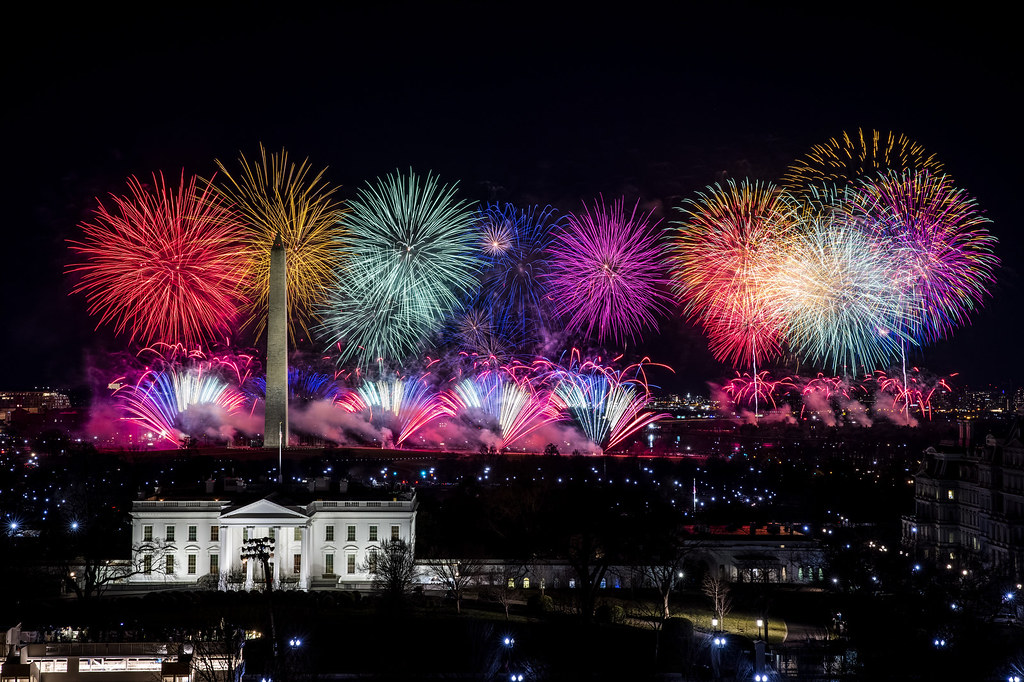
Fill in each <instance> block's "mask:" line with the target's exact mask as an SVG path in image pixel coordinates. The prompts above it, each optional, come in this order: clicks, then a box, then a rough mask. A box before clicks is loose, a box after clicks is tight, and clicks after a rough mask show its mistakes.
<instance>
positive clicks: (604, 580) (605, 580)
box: [601, 578, 608, 590]
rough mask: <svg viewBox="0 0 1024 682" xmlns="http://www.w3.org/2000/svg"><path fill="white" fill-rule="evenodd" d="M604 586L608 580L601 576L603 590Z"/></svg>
mask: <svg viewBox="0 0 1024 682" xmlns="http://www.w3.org/2000/svg"><path fill="white" fill-rule="evenodd" d="M606 587H608V580H607V579H606V578H601V589H602V590H603V589H604V588H606Z"/></svg>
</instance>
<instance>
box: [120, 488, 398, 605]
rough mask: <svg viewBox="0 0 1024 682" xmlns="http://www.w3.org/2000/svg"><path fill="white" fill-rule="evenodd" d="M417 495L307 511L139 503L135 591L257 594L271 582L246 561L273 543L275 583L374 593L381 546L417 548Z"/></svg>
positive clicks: (314, 504) (264, 501)
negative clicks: (256, 547)
mask: <svg viewBox="0 0 1024 682" xmlns="http://www.w3.org/2000/svg"><path fill="white" fill-rule="evenodd" d="M416 508H417V501H416V496H415V493H411V492H410V493H401V494H397V495H387V496H383V497H381V498H380V499H344V498H343V499H315V500H313V501H311V502H309V503H307V504H304V505H293V504H288V503H286V502H283V501H277V500H275V499H274V498H273V496H268V497H264V498H261V499H257V500H255V501H253V502H249V503H247V504H233V503H232V502H231V501H230V500H211V499H192V500H190V499H158V498H150V499H147V500H138V501H136V502H135V503H134V505H133V507H132V548H133V553H134V556H133V564H134V565H135V567H136V572H135V574H134V575H133V576H131V578H129V583H130V584H131V585H132V586H133V587H145V586H150V587H153V588H154V589H155V588H158V587H187V586H190V585H194V586H197V587H217V588H219V589H222V590H240V589H245V590H249V589H253V588H255V587H259V586H262V585H263V584H265V582H266V576H264V569H263V566H262V562H261V561H259V560H254V559H246V558H243V549H244V548H246V547H247V546H248V547H250V548H251V545H252V543H251V542H250V541H252V540H255V539H258V538H269V539H271V540H273V551H272V553H271V556H270V558H269V565H270V571H271V575H272V577H273V585H274V587H275V588H280V589H299V590H309V589H315V588H328V587H342V588H351V589H358V588H361V587H368V586H369V584H370V582H371V580H372V575H371V573H370V571H369V569H370V567H371V565H372V563H373V561H374V552H375V548H376V547H378V546H379V545H380V543H381V542H384V541H388V540H392V539H395V540H398V539H401V540H404V541H405V542H408V543H409V544H410V545H411V546H413V547H415V542H416Z"/></svg>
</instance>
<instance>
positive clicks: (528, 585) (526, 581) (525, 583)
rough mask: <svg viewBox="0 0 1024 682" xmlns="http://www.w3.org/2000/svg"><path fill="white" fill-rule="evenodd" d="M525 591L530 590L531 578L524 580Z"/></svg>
mask: <svg viewBox="0 0 1024 682" xmlns="http://www.w3.org/2000/svg"><path fill="white" fill-rule="evenodd" d="M523 589H524V590H528V589H530V579H529V578H523Z"/></svg>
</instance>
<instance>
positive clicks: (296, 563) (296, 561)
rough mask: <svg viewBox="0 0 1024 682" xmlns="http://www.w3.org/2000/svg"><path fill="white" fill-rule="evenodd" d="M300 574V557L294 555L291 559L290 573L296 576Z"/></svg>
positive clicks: (299, 555)
mask: <svg viewBox="0 0 1024 682" xmlns="http://www.w3.org/2000/svg"><path fill="white" fill-rule="evenodd" d="M301 572H302V555H301V554H296V555H295V556H293V557H292V573H294V574H295V575H298V574H299V573H301Z"/></svg>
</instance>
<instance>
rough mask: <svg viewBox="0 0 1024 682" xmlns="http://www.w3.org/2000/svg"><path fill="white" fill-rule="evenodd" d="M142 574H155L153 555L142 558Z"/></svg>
mask: <svg viewBox="0 0 1024 682" xmlns="http://www.w3.org/2000/svg"><path fill="white" fill-rule="evenodd" d="M142 572H143V573H145V574H146V575H149V574H150V573H152V572H153V556H152V555H151V554H147V555H146V556H144V557H142Z"/></svg>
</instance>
